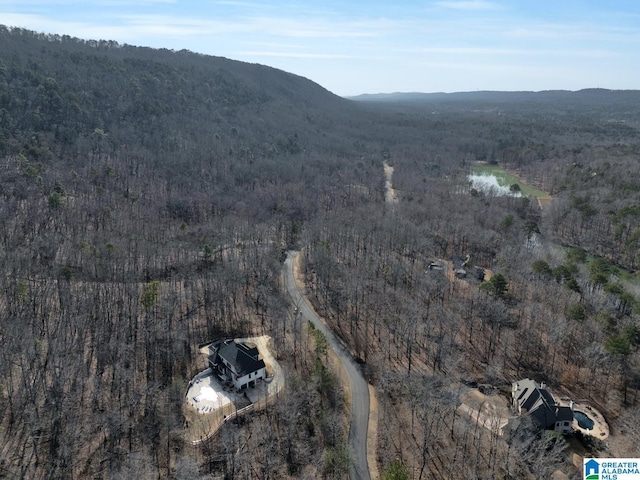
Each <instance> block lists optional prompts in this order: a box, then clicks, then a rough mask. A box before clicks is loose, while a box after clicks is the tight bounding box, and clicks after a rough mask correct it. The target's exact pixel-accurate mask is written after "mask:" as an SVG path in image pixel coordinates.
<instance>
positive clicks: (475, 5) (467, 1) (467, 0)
mask: <svg viewBox="0 0 640 480" xmlns="http://www.w3.org/2000/svg"><path fill="white" fill-rule="evenodd" d="M436 5H438V6H439V7H443V8H451V9H453V10H496V9H499V8H500V6H499V5H498V4H496V3H493V2H487V1H484V0H452V1H443V2H436Z"/></svg>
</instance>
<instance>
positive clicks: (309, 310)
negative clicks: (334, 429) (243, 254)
mask: <svg viewBox="0 0 640 480" xmlns="http://www.w3.org/2000/svg"><path fill="white" fill-rule="evenodd" d="M298 253H299V252H289V254H288V255H287V260H286V261H285V262H284V271H283V275H284V284H285V288H286V289H287V292H288V293H289V295H290V296H291V299H292V300H293V302H294V304H295V305H296V306H297V307H298V309H299V313H300V315H301V316H302V318H303V319H306V320H309V321H311V322H312V323H313V324H314V326H315V327H316V328H317V329H318V330H320V331H321V332H322V333H323V334H324V336H325V337H326V338H327V341H328V342H329V346H330V347H331V348H332V349H333V351H334V352H335V353H336V355H337V356H338V358H339V359H340V361H341V362H342V365H343V366H344V369H345V371H346V372H347V375H348V377H349V386H350V389H351V423H350V425H349V448H350V450H351V455H352V460H353V464H352V466H351V469H350V472H349V476H350V477H351V479H352V480H368V479H370V478H371V477H370V476H369V466H368V463H367V429H368V427H369V386H368V385H367V382H366V380H365V379H364V377H363V376H362V372H361V370H360V366H359V365H358V364H357V363H356V362H355V360H354V359H353V357H352V356H351V354H350V353H349V351H348V350H347V349H346V348H345V347H344V346H343V345H342V343H341V342H340V341H339V340H338V339H337V338H336V337H335V335H334V334H333V332H332V331H331V330H329V328H327V326H326V325H325V324H324V322H323V321H322V320H321V319H320V317H319V316H318V314H317V313H316V312H315V310H314V309H313V307H312V306H311V304H310V303H309V301H308V300H307V298H306V297H305V295H304V292H302V291H301V290H300V289H299V288H298V285H297V284H296V281H295V276H294V275H295V273H294V268H295V266H294V262H295V258H296V257H297V256H298Z"/></svg>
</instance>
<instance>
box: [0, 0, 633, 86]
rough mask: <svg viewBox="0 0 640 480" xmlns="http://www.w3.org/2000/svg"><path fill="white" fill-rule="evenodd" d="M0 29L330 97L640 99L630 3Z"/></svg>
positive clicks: (257, 14)
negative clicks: (215, 64)
mask: <svg viewBox="0 0 640 480" xmlns="http://www.w3.org/2000/svg"><path fill="white" fill-rule="evenodd" d="M0 24H4V25H7V26H17V27H22V28H27V29H30V30H36V31H39V32H47V33H58V34H66V35H71V36H75V37H80V38H85V39H105V40H116V41H118V42H121V43H128V44H131V45H141V46H151V47H157V48H169V49H175V50H180V49H183V48H184V49H188V50H192V51H195V52H199V53H205V54H210V55H217V56H223V57H228V58H232V59H235V60H242V61H246V62H252V63H261V64H265V65H270V66H273V67H276V68H280V69H283V70H286V71H288V72H292V73H295V74H298V75H302V76H304V77H307V78H310V79H311V80H313V81H315V82H317V83H319V84H320V85H322V86H324V87H325V88H327V89H329V90H331V91H332V92H334V93H337V94H338V95H356V94H359V93H379V92H398V91H403V92H408V91H412V92H415V91H420V92H439V91H443V92H455V91H473V90H535V91H538V90H548V89H567V90H577V89H581V88H590V87H601V88H612V89H640V2H638V1H637V0H630V1H622V0H603V1H578V0H554V1H548V0H537V1H528V0H518V1H506V0H433V1H408V0H396V1H394V2H391V1H380V0H367V1H361V0H356V1H349V2H346V1H342V2H341V1H334V0H325V1H323V2H305V1H297V0H271V1H270V2H260V1H251V0H249V1H244V0H189V1H187V0H137V1H124V0H60V1H47V0H20V1H7V0H0Z"/></svg>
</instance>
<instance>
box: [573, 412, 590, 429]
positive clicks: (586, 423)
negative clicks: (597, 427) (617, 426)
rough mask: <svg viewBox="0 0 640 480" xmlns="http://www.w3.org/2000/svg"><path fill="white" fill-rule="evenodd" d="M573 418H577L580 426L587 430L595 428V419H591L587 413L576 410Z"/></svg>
mask: <svg viewBox="0 0 640 480" xmlns="http://www.w3.org/2000/svg"><path fill="white" fill-rule="evenodd" d="M573 418H575V419H576V421H577V422H578V425H580V428H584V429H585V430H593V420H591V419H590V418H589V417H588V416H587V414H586V413H583V412H579V411H577V410H576V411H575V412H573Z"/></svg>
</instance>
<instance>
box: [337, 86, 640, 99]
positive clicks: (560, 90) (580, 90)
mask: <svg viewBox="0 0 640 480" xmlns="http://www.w3.org/2000/svg"><path fill="white" fill-rule="evenodd" d="M588 90H602V91H606V92H640V88H604V87H584V88H579V89H577V90H568V89H565V88H549V89H545V90H493V89H488V90H461V91H452V92H444V91H439V92H418V91H415V92H402V91H398V92H377V93H357V94H355V95H346V96H344V98H354V97H366V96H378V95H389V96H391V95H456V94H466V93H545V92H567V93H578V92H584V91H588Z"/></svg>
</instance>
